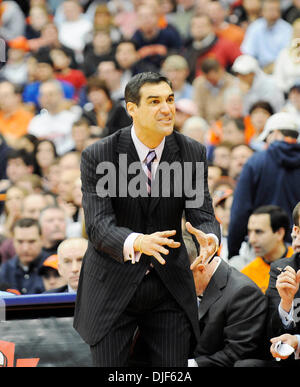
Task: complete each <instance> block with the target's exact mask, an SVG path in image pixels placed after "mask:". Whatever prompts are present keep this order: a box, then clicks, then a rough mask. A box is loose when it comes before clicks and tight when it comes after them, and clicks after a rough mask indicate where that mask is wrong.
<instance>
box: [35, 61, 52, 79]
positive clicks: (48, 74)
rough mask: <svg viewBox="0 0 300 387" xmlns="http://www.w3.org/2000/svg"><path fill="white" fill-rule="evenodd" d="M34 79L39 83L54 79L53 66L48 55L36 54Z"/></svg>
mask: <svg viewBox="0 0 300 387" xmlns="http://www.w3.org/2000/svg"><path fill="white" fill-rule="evenodd" d="M35 58H36V60H37V62H36V67H35V71H36V78H37V80H38V81H40V82H46V81H49V80H50V79H54V64H53V60H52V59H51V57H50V55H48V54H42V55H40V54H36V55H35Z"/></svg>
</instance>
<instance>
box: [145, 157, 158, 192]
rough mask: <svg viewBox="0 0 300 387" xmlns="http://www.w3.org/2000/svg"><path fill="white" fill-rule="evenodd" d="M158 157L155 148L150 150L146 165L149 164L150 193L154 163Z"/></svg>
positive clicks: (148, 189) (148, 181) (148, 185)
mask: <svg viewBox="0 0 300 387" xmlns="http://www.w3.org/2000/svg"><path fill="white" fill-rule="evenodd" d="M155 159H156V153H155V151H154V150H152V151H149V153H148V154H147V157H146V166H147V191H148V195H149V196H150V194H151V182H152V163H153V161H154V160H155Z"/></svg>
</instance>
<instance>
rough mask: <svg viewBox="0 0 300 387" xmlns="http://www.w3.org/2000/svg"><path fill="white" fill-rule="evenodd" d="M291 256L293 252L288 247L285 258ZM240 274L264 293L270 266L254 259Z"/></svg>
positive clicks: (258, 258) (267, 284) (258, 259)
mask: <svg viewBox="0 0 300 387" xmlns="http://www.w3.org/2000/svg"><path fill="white" fill-rule="evenodd" d="M293 254H294V250H293V249H292V247H288V251H287V254H286V256H285V258H290V257H291V256H292V255H293ZM241 272H242V273H243V274H245V275H246V276H247V277H249V278H250V279H252V281H253V282H255V283H256V285H257V286H258V287H259V288H260V289H261V291H262V292H263V293H265V292H266V290H267V289H268V286H269V280H270V275H269V273H270V265H269V264H267V263H266V262H265V261H264V260H263V259H262V258H261V257H256V258H255V259H254V260H253V261H252V262H250V263H249V264H248V265H247V266H245V267H244V268H243V269H242V270H241Z"/></svg>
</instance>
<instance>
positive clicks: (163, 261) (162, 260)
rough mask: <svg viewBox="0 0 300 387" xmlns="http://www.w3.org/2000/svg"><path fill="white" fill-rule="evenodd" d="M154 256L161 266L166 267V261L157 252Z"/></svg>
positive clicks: (154, 252)
mask: <svg viewBox="0 0 300 387" xmlns="http://www.w3.org/2000/svg"><path fill="white" fill-rule="evenodd" d="M152 255H153V257H154V258H155V259H156V260H157V261H158V262H159V263H160V264H161V265H164V264H165V263H166V261H165V260H164V259H163V257H162V256H161V255H160V254H159V253H158V252H157V251H153V253H152Z"/></svg>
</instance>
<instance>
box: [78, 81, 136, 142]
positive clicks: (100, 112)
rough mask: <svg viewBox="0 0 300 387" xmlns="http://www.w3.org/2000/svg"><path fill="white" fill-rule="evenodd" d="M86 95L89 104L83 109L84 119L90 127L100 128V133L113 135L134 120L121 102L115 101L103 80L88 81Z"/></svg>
mask: <svg viewBox="0 0 300 387" xmlns="http://www.w3.org/2000/svg"><path fill="white" fill-rule="evenodd" d="M86 93H87V97H88V101H89V102H88V103H86V104H85V105H84V107H83V114H82V117H84V118H85V119H86V120H87V121H88V122H89V124H90V125H92V126H97V127H99V128H100V129H99V130H100V133H102V134H103V135H108V134H112V133H114V132H115V131H116V130H117V129H120V128H122V127H125V126H129V125H130V124H131V122H132V120H131V118H130V117H129V115H128V114H127V111H126V109H125V108H124V107H123V106H122V105H121V104H120V103H119V102H115V101H113V99H112V98H111V95H110V91H109V89H108V88H107V86H106V83H105V82H104V81H103V80H100V79H98V78H90V79H88V82H87V88H86Z"/></svg>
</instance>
